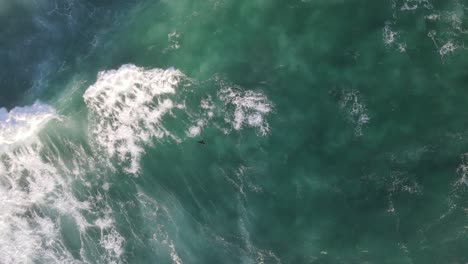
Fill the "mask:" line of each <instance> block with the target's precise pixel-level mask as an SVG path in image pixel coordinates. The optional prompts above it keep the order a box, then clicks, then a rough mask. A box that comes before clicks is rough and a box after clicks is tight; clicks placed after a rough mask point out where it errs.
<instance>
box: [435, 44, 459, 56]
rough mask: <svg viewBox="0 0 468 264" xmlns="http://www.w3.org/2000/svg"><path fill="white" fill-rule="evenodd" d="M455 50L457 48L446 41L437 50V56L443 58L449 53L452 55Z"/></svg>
mask: <svg viewBox="0 0 468 264" xmlns="http://www.w3.org/2000/svg"><path fill="white" fill-rule="evenodd" d="M456 49H457V46H456V45H455V44H453V42H452V41H448V42H447V43H445V44H444V45H443V46H442V47H441V48H440V49H439V54H440V56H442V57H444V56H445V55H447V54H449V53H453V52H454V51H455V50H456Z"/></svg>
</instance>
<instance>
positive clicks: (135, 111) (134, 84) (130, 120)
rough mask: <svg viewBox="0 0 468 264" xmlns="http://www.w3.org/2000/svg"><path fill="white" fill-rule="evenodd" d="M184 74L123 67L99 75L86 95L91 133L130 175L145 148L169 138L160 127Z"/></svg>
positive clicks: (167, 132) (137, 167)
mask: <svg viewBox="0 0 468 264" xmlns="http://www.w3.org/2000/svg"><path fill="white" fill-rule="evenodd" d="M183 77H184V74H183V73H182V72H180V71H178V70H175V69H173V68H171V69H168V70H162V69H150V70H145V69H144V68H141V67H137V66H135V65H123V66H122V67H120V68H119V69H118V70H110V71H104V72H101V73H99V75H98V80H97V81H96V83H95V84H93V85H92V86H90V87H89V88H88V90H87V91H86V92H85V94H84V96H83V97H84V100H85V103H86V105H87V107H88V110H89V115H90V123H91V124H90V132H91V134H92V135H93V137H94V140H95V142H96V143H97V144H98V145H99V146H100V147H101V148H102V149H104V150H105V151H106V152H107V154H108V155H109V156H110V157H116V158H117V159H118V160H119V161H120V162H123V163H125V170H126V171H127V172H128V173H131V174H136V173H137V172H138V171H139V169H140V168H139V164H138V163H139V160H140V158H141V156H142V154H143V152H144V150H143V145H144V144H145V143H146V144H148V143H150V142H151V140H152V139H153V138H162V137H164V136H166V135H170V133H169V131H167V130H166V129H165V128H164V127H163V126H162V124H161V119H162V117H163V116H164V115H165V114H167V113H168V112H169V111H170V110H171V109H172V108H173V107H174V105H175V104H174V102H173V101H172V100H171V99H169V98H167V95H168V94H174V93H175V88H176V86H177V85H178V83H179V82H180V80H181V79H182V78H183Z"/></svg>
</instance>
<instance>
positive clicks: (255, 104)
mask: <svg viewBox="0 0 468 264" xmlns="http://www.w3.org/2000/svg"><path fill="white" fill-rule="evenodd" d="M218 96H219V98H220V99H221V100H222V101H223V102H224V104H225V105H226V106H227V107H229V106H234V113H233V114H229V112H227V115H226V116H225V118H224V119H225V121H226V122H228V123H229V124H231V125H232V126H233V128H234V129H235V130H240V129H242V127H243V126H250V127H254V128H257V129H258V131H259V132H260V134H261V135H267V134H268V133H269V131H270V127H269V124H268V122H267V121H266V120H265V116H266V115H268V114H269V113H271V112H272V111H273V105H272V103H271V102H270V101H269V100H268V98H267V97H266V96H265V95H264V94H263V93H261V92H257V91H251V90H247V91H242V90H239V89H234V88H231V87H227V88H223V89H222V90H221V91H219V92H218Z"/></svg>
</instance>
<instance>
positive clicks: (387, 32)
mask: <svg viewBox="0 0 468 264" xmlns="http://www.w3.org/2000/svg"><path fill="white" fill-rule="evenodd" d="M397 36H398V33H397V32H394V31H392V28H391V23H390V22H386V23H385V27H384V28H383V40H384V43H385V45H387V46H389V45H392V44H393V43H394V42H395V40H396V38H397Z"/></svg>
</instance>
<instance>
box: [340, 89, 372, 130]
mask: <svg viewBox="0 0 468 264" xmlns="http://www.w3.org/2000/svg"><path fill="white" fill-rule="evenodd" d="M340 107H341V109H342V110H344V111H345V112H346V114H347V117H348V119H349V120H350V121H351V122H352V123H353V124H354V125H355V134H356V135H357V136H361V135H362V128H363V127H364V126H365V125H366V124H367V123H369V121H370V117H369V114H368V113H367V108H366V106H365V104H364V103H363V99H362V98H361V95H360V93H359V92H358V91H356V90H344V91H343V93H342V97H341V101H340Z"/></svg>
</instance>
